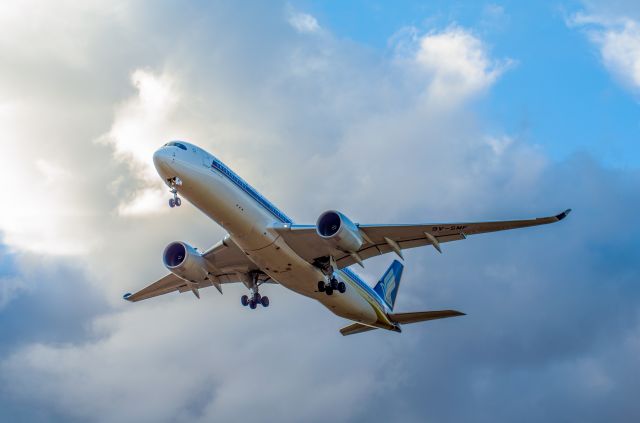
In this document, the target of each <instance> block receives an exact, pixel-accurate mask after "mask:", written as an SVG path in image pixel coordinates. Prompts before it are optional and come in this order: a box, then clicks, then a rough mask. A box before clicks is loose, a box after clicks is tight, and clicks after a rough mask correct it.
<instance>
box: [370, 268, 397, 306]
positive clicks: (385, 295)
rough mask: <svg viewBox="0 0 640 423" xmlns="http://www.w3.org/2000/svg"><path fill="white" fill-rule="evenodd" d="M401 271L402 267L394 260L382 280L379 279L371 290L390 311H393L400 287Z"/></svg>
mask: <svg viewBox="0 0 640 423" xmlns="http://www.w3.org/2000/svg"><path fill="white" fill-rule="evenodd" d="M403 269H404V265H403V264H402V263H400V262H399V261H398V260H394V261H393V263H391V266H389V268H388V269H387V271H386V272H385V273H384V275H383V276H382V279H380V281H379V282H378V283H377V284H376V286H375V287H374V288H373V290H374V291H376V292H377V293H378V295H380V297H381V298H382V299H383V300H384V302H385V303H387V305H388V306H389V308H390V309H391V310H393V305H394V304H395V302H396V295H398V287H400V278H401V277H402V270H403Z"/></svg>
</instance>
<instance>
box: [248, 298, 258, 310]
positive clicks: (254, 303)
mask: <svg viewBox="0 0 640 423" xmlns="http://www.w3.org/2000/svg"><path fill="white" fill-rule="evenodd" d="M257 306H258V303H256V302H255V301H253V300H251V301H249V308H250V309H251V310H255V309H256V307H257Z"/></svg>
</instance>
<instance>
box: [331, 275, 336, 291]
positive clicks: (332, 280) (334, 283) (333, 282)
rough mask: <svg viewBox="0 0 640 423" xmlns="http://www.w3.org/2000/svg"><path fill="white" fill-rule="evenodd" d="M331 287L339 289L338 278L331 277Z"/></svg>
mask: <svg viewBox="0 0 640 423" xmlns="http://www.w3.org/2000/svg"><path fill="white" fill-rule="evenodd" d="M331 288H333V289H338V280H337V279H336V278H333V279H331Z"/></svg>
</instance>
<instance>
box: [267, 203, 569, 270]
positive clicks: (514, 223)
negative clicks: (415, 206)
mask: <svg viewBox="0 0 640 423" xmlns="http://www.w3.org/2000/svg"><path fill="white" fill-rule="evenodd" d="M570 211H571V209H568V210H566V211H564V212H562V213H560V214H557V215H554V216H548V217H541V218H535V219H526V220H507V221H496V222H467V223H426V224H408V225H357V229H358V230H359V233H360V235H361V236H362V238H363V239H364V243H363V244H362V245H361V247H360V248H359V249H358V251H353V252H345V251H340V250H338V249H336V248H334V247H332V246H331V244H330V243H328V242H326V240H325V239H323V238H321V237H320V236H319V235H318V233H317V232H316V226H315V225H287V226H285V227H282V228H278V229H277V230H278V232H279V233H280V235H281V236H282V237H283V238H284V239H285V241H286V242H287V244H288V245H289V246H290V247H291V248H292V249H293V250H294V251H295V252H296V253H298V254H299V255H300V256H301V257H303V258H304V259H305V260H307V261H308V262H309V263H313V262H314V261H315V260H316V259H318V258H320V257H326V256H333V257H334V258H335V260H336V264H337V266H338V268H340V269H341V268H344V267H348V266H351V265H352V264H355V263H358V261H359V260H366V259H368V258H371V257H374V256H379V255H382V254H386V253H390V252H395V253H397V254H398V255H399V256H401V257H402V250H405V249H409V248H416V247H422V246H425V245H433V246H434V247H435V248H436V249H437V250H438V251H441V248H440V244H441V243H444V242H450V241H458V240H463V239H465V238H466V237H467V236H469V235H476V234H482V233H488V232H497V231H504V230H510V229H518V228H527V227H531V226H538V225H546V224H549V223H554V222H558V221H560V220H562V219H564V218H565V217H566V216H567V215H568V214H569V212H570ZM354 253H355V254H354Z"/></svg>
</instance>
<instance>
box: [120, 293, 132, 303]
mask: <svg viewBox="0 0 640 423" xmlns="http://www.w3.org/2000/svg"><path fill="white" fill-rule="evenodd" d="M130 297H131V292H127V293H126V294H124V295H123V296H122V299H123V300H126V301H131V300H130V299H129V298H130Z"/></svg>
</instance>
